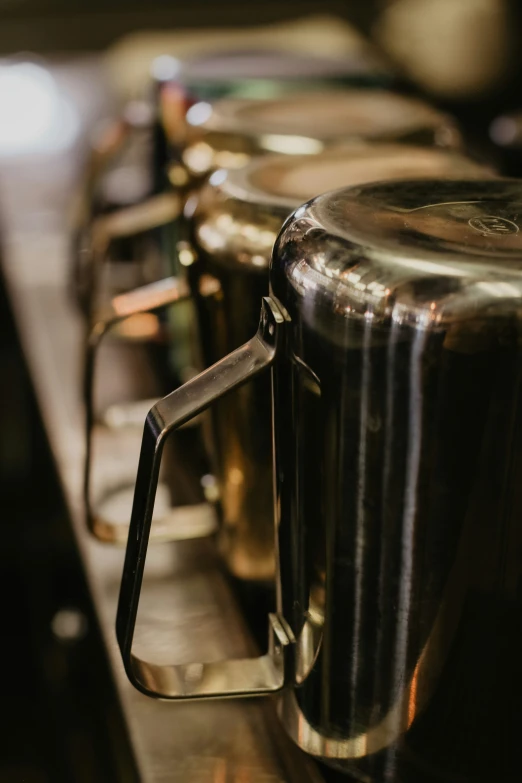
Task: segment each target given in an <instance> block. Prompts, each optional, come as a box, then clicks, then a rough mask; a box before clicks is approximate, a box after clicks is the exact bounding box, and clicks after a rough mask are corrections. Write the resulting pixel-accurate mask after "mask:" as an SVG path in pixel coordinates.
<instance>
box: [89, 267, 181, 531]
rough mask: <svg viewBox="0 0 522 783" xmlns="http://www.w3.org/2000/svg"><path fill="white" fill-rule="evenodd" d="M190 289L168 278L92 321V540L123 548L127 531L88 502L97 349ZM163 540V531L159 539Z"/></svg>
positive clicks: (115, 303) (116, 301)
mask: <svg viewBox="0 0 522 783" xmlns="http://www.w3.org/2000/svg"><path fill="white" fill-rule="evenodd" d="M190 295H191V294H190V288H189V285H188V283H187V282H186V281H185V280H183V279H178V278H175V277H168V278H166V279H165V280H160V281H159V282H156V283H151V284H150V285H146V286H142V287H141V288H137V289H135V290H134V291H131V292H129V293H126V294H120V295H118V296H115V297H114V298H113V299H112V300H111V302H110V304H109V305H107V306H106V307H105V308H103V310H100V311H99V312H98V313H97V314H96V316H95V317H94V318H93V320H92V325H91V327H90V331H89V334H88V336H87V346H86V353H85V367H84V382H83V396H84V404H85V429H86V433H85V435H86V437H85V442H86V454H85V463H84V475H83V492H84V503H85V510H86V517H87V526H88V527H89V530H90V531H91V532H92V533H93V535H94V536H96V538H98V539H99V540H101V541H105V542H110V543H119V544H125V541H126V540H127V528H126V527H125V528H124V529H123V530H122V526H121V525H117V524H111V523H110V521H108V520H107V519H102V518H100V517H99V516H98V515H97V514H96V513H95V511H94V505H93V502H92V486H91V483H92V472H93V465H92V462H93V443H92V441H93V431H94V424H95V421H94V419H95V416H94V386H95V378H96V362H97V356H98V349H99V347H100V345H101V342H102V340H103V338H104V336H105V335H106V334H107V333H108V332H109V331H110V330H111V328H112V327H114V326H115V325H116V324H118V323H119V322H120V321H123V320H125V319H126V318H129V317H131V316H133V315H138V314H140V313H147V312H153V311H155V310H159V309H161V308H162V307H166V306H168V305H171V304H175V303H177V302H182V301H186V299H188V298H189V297H190ZM159 537H161V538H162V539H165V537H166V536H165V531H162V533H161V535H160V536H159Z"/></svg>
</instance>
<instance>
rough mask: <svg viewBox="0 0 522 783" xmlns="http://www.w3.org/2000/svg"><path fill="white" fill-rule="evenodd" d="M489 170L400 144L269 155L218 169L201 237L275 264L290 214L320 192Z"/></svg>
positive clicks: (204, 197)
mask: <svg viewBox="0 0 522 783" xmlns="http://www.w3.org/2000/svg"><path fill="white" fill-rule="evenodd" d="M487 176H490V172H489V171H488V170H487V169H486V168H485V167H484V166H482V165H480V164H478V163H475V162H474V161H471V160H469V159H468V158H465V157H463V156H462V155H460V154H459V153H457V152H454V151H451V150H442V149H437V148H429V147H414V146H410V145H400V144H382V145H381V144H379V145H369V144H368V145H362V144H353V145H350V146H344V147H339V148H336V149H332V150H329V151H327V152H323V153H321V154H319V155H313V156H308V155H302V156H299V155H297V156H287V155H268V156H266V157H261V158H256V159H255V160H253V161H252V162H251V163H250V164H248V165H247V166H245V167H244V168H242V169H238V170H229V171H227V170H224V169H220V170H218V171H216V172H214V174H212V175H211V177H210V179H209V181H208V183H207V185H206V186H205V187H204V188H203V189H202V191H201V193H200V195H199V198H198V206H197V211H196V213H195V216H194V217H195V233H196V238H197V242H198V244H199V246H200V247H202V248H203V249H204V250H205V251H206V252H208V253H210V254H212V255H213V256H214V257H216V258H223V259H226V260H228V261H229V263H230V262H239V263H240V264H242V265H250V266H253V267H255V268H256V269H258V268H267V267H268V265H269V262H270V255H271V252H272V247H273V244H274V241H275V238H276V236H277V234H278V232H279V229H280V228H281V225H282V223H283V221H284V219H285V218H286V217H287V216H288V215H289V214H290V212H292V211H293V210H294V209H296V208H297V207H298V206H299V204H302V203H303V202H304V201H307V200H308V199H310V198H313V196H315V195H317V194H318V193H323V192H325V191H327V190H334V189H336V188H339V187H342V186H348V185H354V184H360V183H363V182H368V181H376V180H382V179H385V180H388V179H397V178H404V177H417V178H418V177H459V178H468V177H475V178H481V177H482V178H484V177H487ZM491 176H492V175H491Z"/></svg>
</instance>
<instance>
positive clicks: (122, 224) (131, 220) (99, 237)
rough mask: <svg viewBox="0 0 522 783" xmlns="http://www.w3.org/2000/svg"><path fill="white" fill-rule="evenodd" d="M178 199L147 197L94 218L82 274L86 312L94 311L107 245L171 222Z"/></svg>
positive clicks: (172, 195)
mask: <svg viewBox="0 0 522 783" xmlns="http://www.w3.org/2000/svg"><path fill="white" fill-rule="evenodd" d="M181 205H182V201H181V197H180V196H179V195H178V194H177V193H175V192H174V193H162V194H159V195H157V196H151V197H150V198H148V199H146V200H145V201H143V202H141V203H139V204H133V205H132V206H129V207H122V208H121V209H117V210H115V211H114V212H111V213H109V214H108V215H101V216H100V217H97V218H96V219H95V220H94V221H93V223H92V225H91V228H90V231H89V235H90V241H89V245H90V252H89V260H88V269H87V271H86V273H85V274H86V281H85V286H86V287H87V289H88V290H87V291H86V293H85V296H86V299H87V310H88V313H89V314H91V313H92V310H93V308H95V307H96V300H97V296H98V288H99V282H100V274H101V268H102V266H103V264H104V262H105V260H106V257H107V251H108V248H109V245H110V243H111V241H112V240H114V239H122V238H124V237H131V236H134V235H135V234H141V233H143V232H145V231H151V230H152V229H154V228H160V227H161V226H165V225H167V224H169V223H172V222H173V221H175V220H176V219H177V218H178V217H179V216H180V214H181Z"/></svg>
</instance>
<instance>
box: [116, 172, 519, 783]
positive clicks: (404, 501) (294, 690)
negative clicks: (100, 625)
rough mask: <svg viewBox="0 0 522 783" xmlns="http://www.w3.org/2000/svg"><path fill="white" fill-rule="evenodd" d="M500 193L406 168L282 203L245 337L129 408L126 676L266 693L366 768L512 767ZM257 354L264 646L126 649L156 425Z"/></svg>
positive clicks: (508, 353)
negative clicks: (268, 399)
mask: <svg viewBox="0 0 522 783" xmlns="http://www.w3.org/2000/svg"><path fill="white" fill-rule="evenodd" d="M521 213H522V181H519V180H489V181H487V180H483V181H440V180H439V181H436V180H426V181H413V180H410V181H399V182H389V183H383V182H381V183H376V184H368V185H364V186H361V187H353V188H350V189H346V190H341V191H336V192H333V193H327V194H326V195H324V196H320V197H318V198H316V199H314V200H312V201H311V202H309V203H308V204H306V205H304V206H302V207H300V208H299V209H297V210H296V211H295V212H294V214H293V215H292V216H291V217H290V218H289V219H288V220H287V221H286V223H285V225H284V227H283V229H282V231H281V233H280V235H279V237H278V240H277V242H276V245H275V248H274V253H273V260H272V266H271V270H270V297H268V298H265V299H264V302H263V308H262V314H261V321H260V325H259V328H258V331H257V334H256V335H255V336H254V337H253V338H251V339H250V340H249V341H248V342H247V343H245V344H244V345H243V346H241V347H240V348H238V349H236V350H235V351H234V352H232V353H231V354H229V355H228V356H226V357H225V358H224V359H222V360H221V361H220V362H218V363H217V364H215V365H214V366H212V367H211V368H209V369H208V370H206V371H205V372H203V373H202V374H201V375H200V376H198V377H197V378H195V379H194V380H193V381H191V382H190V383H189V384H186V385H185V386H183V387H182V388H180V389H178V390H176V391H174V392H173V393H172V394H171V395H169V396H168V397H166V398H164V399H163V400H162V401H161V402H159V403H158V404H157V405H156V406H154V408H152V410H151V412H150V414H149V416H148V418H147V421H146V424H145V431H144V437H143V444H142V452H141V457H140V468H139V472H138V479H137V485H136V492H135V499H134V508H133V513H132V519H131V525H130V531H129V540H128V545H127V553H126V560H125V567H124V573H123V580H122V586H121V593H120V602H119V608H118V618H117V635H118V641H119V644H120V648H121V651H122V655H123V659H124V663H125V667H126V670H127V673H128V675H129V677H130V679H131V681H132V682H133V683H134V685H135V686H136V687H138V688H139V689H140V690H142V691H143V692H145V693H148V694H149V695H156V696H161V697H162V698H167V699H190V698H211V697H223V696H231V695H236V696H237V695H252V694H261V693H268V692H276V691H281V696H280V706H279V710H280V716H281V720H282V722H283V724H284V726H285V728H286V730H287V731H288V732H289V733H290V735H291V736H292V737H293V738H294V740H295V741H296V742H297V743H298V744H299V745H300V746H301V747H302V748H303V749H304V750H305V751H307V752H308V753H311V754H313V755H315V756H318V757H321V758H322V759H324V760H325V761H327V762H329V763H331V764H334V765H336V766H337V767H339V768H340V769H342V770H344V771H345V772H346V773H347V774H351V775H353V776H354V777H356V778H358V779H360V780H365V781H372V783H384V782H386V783H404V782H405V781H406V782H407V783H410V782H411V783H414V781H415V782H416V781H419V780H422V781H429V782H430V783H444V782H445V781H469V782H472V783H475V782H477V783H478V781H485V780H495V781H498V782H499V783H504V781H505V782H506V783H507V782H508V781H509V782H510V783H511V781H514V780H516V779H518V774H519V772H518V770H519V752H518V746H519V742H518V737H519V734H520V729H521V723H522V719H521V717H520V710H519V705H520V697H521V695H522V675H521V670H520V653H521V651H522V633H521V631H520V616H521V612H522V605H521V602H522V597H521V596H522V593H521V589H520V586H521V584H522V558H521V552H522V523H521V521H520V520H521V509H520V502H521V497H522V496H521V492H520V469H521V454H522V449H521V445H522V440H521V436H522V426H521V422H522V418H521V416H522V406H521V389H522V353H521V338H520V334H521V316H522V238H521V234H520V215H521ZM270 366H272V368H273V371H272V405H273V444H274V445H273V448H274V486H275V532H276V542H277V544H276V551H277V555H278V609H277V615H274V616H273V617H272V618H271V620H270V627H271V646H270V650H269V652H268V654H267V655H265V656H263V657H261V658H259V659H251V660H248V661H224V662H217V663H208V664H207V663H205V662H198V663H193V664H189V665H185V666H176V664H175V663H173V664H172V665H170V666H157V665H153V664H150V663H147V662H145V661H143V660H140V659H138V658H136V657H135V656H134V655H133V654H132V637H133V632H134V625H135V620H136V612H137V606H138V601H139V591H140V584H141V578H142V574H143V566H144V561H145V555H146V550H147V541H148V538H149V533H150V520H151V513H152V508H153V505H154V496H155V483H156V477H157V471H158V467H159V463H160V461H161V453H162V449H163V445H164V441H165V438H166V437H167V435H168V434H169V432H171V431H172V430H173V429H175V428H176V427H178V426H180V424H182V423H183V422H185V421H186V420H188V419H189V418H190V417H191V416H193V415H195V414H196V413H198V412H199V411H201V410H203V409H204V408H206V407H207V406H209V405H211V404H212V403H214V402H215V401H216V400H217V399H219V398H220V397H221V396H222V395H224V394H226V393H228V392H230V391H232V390H233V389H235V388H236V387H238V386H240V385H241V384H243V383H245V382H247V381H251V380H252V379H254V378H256V377H257V376H258V375H259V374H260V373H262V372H263V371H264V370H266V369H267V368H268V367H270ZM251 426H252V427H255V426H256V423H255V422H254V421H253V422H252V424H251Z"/></svg>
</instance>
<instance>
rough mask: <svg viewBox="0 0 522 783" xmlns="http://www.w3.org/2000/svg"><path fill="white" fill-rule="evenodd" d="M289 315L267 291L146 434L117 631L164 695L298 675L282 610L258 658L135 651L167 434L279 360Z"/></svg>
mask: <svg viewBox="0 0 522 783" xmlns="http://www.w3.org/2000/svg"><path fill="white" fill-rule="evenodd" d="M287 320H288V316H287V315H286V313H283V312H282V311H281V309H280V308H279V307H278V305H277V304H276V303H275V301H274V300H273V299H272V298H270V297H265V298H264V299H263V303H262V309H261V317H260V322H259V327H258V330H257V334H256V335H255V337H253V338H252V339H251V340H249V341H248V342H247V343H245V344H244V345H243V346H241V347H240V348H238V349H237V350H235V351H233V352H232V353H231V354H229V355H228V356H226V357H225V358H224V359H222V360H221V361H219V362H217V363H216V364H214V365H213V366H212V367H209V368H208V369H207V370H205V371H204V372H202V373H201V374H200V375H198V376H197V377H196V378H193V379H192V380H191V381H189V382H188V383H186V384H185V385H184V386H182V387H181V388H179V389H176V390H175V391H173V392H172V393H171V394H169V395H168V396H167V397H164V398H163V399H162V400H160V401H159V402H158V403H157V404H156V405H154V406H153V408H152V409H151V410H150V413H149V415H148V416H147V420H146V422H145V428H144V432H143V441H142V447H141V454H140V461H139V467H138V475H137V479H136V489H135V494H134V504H133V509H132V516H131V521H130V527H129V538H128V541H127V550H126V554H125V563H124V567H123V577H122V582H121V589H120V596H119V602H118V612H117V618H116V636H117V639H118V644H119V647H120V651H121V655H122V658H123V663H124V666H125V670H126V672H127V675H128V677H129V679H130V681H131V682H132V683H133V685H134V686H135V687H136V688H138V690H141V691H143V692H144V693H146V694H148V695H150V696H157V697H160V698H164V699H201V698H205V699H208V698H223V697H225V696H255V695H262V694H267V693H274V692H276V691H279V690H281V688H283V686H284V685H285V683H286V682H288V681H289V679H291V677H292V676H293V674H292V673H293V657H294V647H295V640H294V637H293V635H292V632H291V630H290V628H289V626H288V625H287V623H286V622H285V620H284V618H283V617H281V616H280V615H270V618H269V619H270V637H269V650H268V653H267V654H266V655H262V656H260V657H258V658H248V659H242V660H224V661H217V662H212V663H192V664H188V665H183V666H180V665H176V664H172V665H164V666H160V665H157V664H153V663H150V662H147V661H144V660H142V659H140V658H137V657H136V656H135V655H134V654H133V652H132V643H133V638H134V631H135V627H136V617H137V613H138V604H139V597H140V591H141V584H142V580H143V571H144V567H145V558H146V555H147V547H148V542H149V537H150V532H151V523H152V514H153V510H154V501H155V497H156V489H157V485H158V476H159V469H160V464H161V456H162V452H163V447H164V443H165V439H166V437H167V436H168V435H169V433H170V432H172V431H173V430H175V429H177V428H178V427H180V426H182V425H183V424H184V423H186V422H187V421H189V420H190V419H191V418H193V417H194V416H196V415H197V414H198V413H201V412H202V411H203V410H205V409H206V408H208V406H209V405H211V404H212V403H213V402H215V401H216V400H217V399H219V398H220V397H222V396H223V395H224V394H227V393H228V392H230V391H232V390H233V389H235V388H237V387H238V386H240V385H242V384H243V383H246V382H247V381H248V380H250V379H252V378H253V377H255V376H256V375H258V374H260V373H261V372H263V371H265V370H267V369H268V368H269V367H270V366H271V365H272V364H273V362H274V360H275V358H276V353H277V350H278V348H279V346H280V345H281V341H282V339H283V331H284V330H283V329H282V327H283V325H284V324H285V322H286V321H287Z"/></svg>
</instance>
